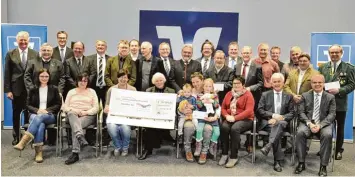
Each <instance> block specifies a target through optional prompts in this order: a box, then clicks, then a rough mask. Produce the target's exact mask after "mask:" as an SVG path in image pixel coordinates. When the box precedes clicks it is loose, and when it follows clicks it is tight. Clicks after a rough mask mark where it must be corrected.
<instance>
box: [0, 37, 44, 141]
mask: <svg viewBox="0 0 355 177" xmlns="http://www.w3.org/2000/svg"><path fill="white" fill-rule="evenodd" d="M29 38H30V35H29V34H28V32H26V31H20V32H18V33H17V35H16V43H17V46H18V48H15V49H13V50H10V51H8V52H7V53H6V57H5V77H4V92H5V93H6V97H7V98H8V99H10V100H12V111H13V112H12V125H13V129H12V130H13V132H12V135H13V137H14V140H13V141H12V145H15V144H17V143H18V142H19V140H20V139H19V138H20V132H19V127H20V124H19V123H20V114H21V111H22V110H23V109H25V100H26V98H27V91H26V88H25V82H24V73H25V70H26V67H27V61H30V60H32V59H33V60H36V59H37V58H38V53H37V52H36V51H34V50H32V49H30V48H28V43H29ZM26 117H27V116H26Z"/></svg>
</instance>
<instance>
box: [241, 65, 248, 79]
mask: <svg viewBox="0 0 355 177" xmlns="http://www.w3.org/2000/svg"><path fill="white" fill-rule="evenodd" d="M243 66H244V67H243V71H242V76H243V77H244V78H245V74H246V71H247V69H246V68H247V67H248V64H244V65H243Z"/></svg>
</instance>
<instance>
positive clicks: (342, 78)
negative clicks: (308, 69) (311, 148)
mask: <svg viewBox="0 0 355 177" xmlns="http://www.w3.org/2000/svg"><path fill="white" fill-rule="evenodd" d="M328 52H329V56H330V59H331V61H329V62H328V63H325V64H323V65H322V66H320V67H319V72H320V73H321V74H323V75H324V77H325V83H329V82H339V84H340V88H330V89H329V90H326V91H327V92H329V93H330V94H332V95H334V96H335V101H336V116H335V120H337V126H338V127H337V144H336V156H335V159H336V160H341V159H342V157H343V156H342V153H343V151H344V149H343V143H344V125H345V118H346V111H348V94H349V93H351V92H352V91H353V90H354V89H355V69H354V66H353V65H351V64H350V63H345V62H344V61H342V60H341V58H342V56H343V52H344V51H343V48H342V47H341V46H340V45H338V44H334V45H332V46H330V47H329V50H328Z"/></svg>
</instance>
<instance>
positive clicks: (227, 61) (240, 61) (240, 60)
mask: <svg viewBox="0 0 355 177" xmlns="http://www.w3.org/2000/svg"><path fill="white" fill-rule="evenodd" d="M238 63H243V58H242V57H241V56H238V57H237V62H236V63H235V65H237V64H238ZM228 64H229V57H226V65H227V66H228ZM235 65H234V66H235ZM232 69H234V67H233V68H232Z"/></svg>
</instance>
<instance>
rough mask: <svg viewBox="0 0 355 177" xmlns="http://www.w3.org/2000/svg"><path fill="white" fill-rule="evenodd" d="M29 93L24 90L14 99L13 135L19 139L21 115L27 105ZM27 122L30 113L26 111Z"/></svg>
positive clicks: (26, 121)
mask: <svg viewBox="0 0 355 177" xmlns="http://www.w3.org/2000/svg"><path fill="white" fill-rule="evenodd" d="M26 97H27V93H26V91H23V92H22V93H21V95H19V96H15V95H14V99H13V100H12V125H13V127H12V130H13V131H12V136H13V137H14V138H17V140H19V138H20V131H19V128H20V116H21V111H22V110H23V109H25V107H26V99H27V98H26ZM24 116H25V123H28V120H29V116H28V113H27V112H25V115H24Z"/></svg>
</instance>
